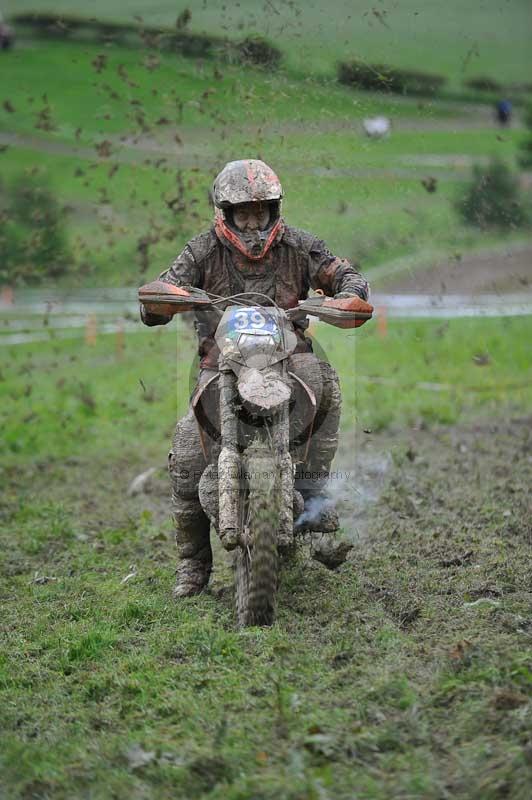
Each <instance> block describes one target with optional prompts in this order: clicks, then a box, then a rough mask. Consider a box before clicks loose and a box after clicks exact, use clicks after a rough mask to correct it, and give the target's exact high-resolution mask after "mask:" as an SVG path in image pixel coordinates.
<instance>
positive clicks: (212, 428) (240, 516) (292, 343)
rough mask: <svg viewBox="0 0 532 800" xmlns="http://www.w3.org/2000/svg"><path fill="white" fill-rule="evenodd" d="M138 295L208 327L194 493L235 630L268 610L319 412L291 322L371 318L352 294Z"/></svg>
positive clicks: (270, 615)
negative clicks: (212, 535)
mask: <svg viewBox="0 0 532 800" xmlns="http://www.w3.org/2000/svg"><path fill="white" fill-rule="evenodd" d="M139 300H140V302H141V303H143V304H144V306H145V307H146V309H147V310H148V311H150V312H152V313H156V314H166V315H173V314H176V313H180V312H184V311H190V310H194V311H196V312H199V314H200V315H201V316H203V318H204V319H205V318H206V316H207V317H208V318H209V319H210V322H211V324H212V325H213V327H214V328H215V329H216V335H215V340H216V344H217V346H218V349H219V353H220V355H219V360H218V372H215V373H214V374H213V375H212V376H211V377H210V378H208V379H207V380H204V381H200V382H199V383H198V385H197V387H196V389H195V390H194V393H193V395H192V399H191V403H192V408H193V410H194V414H195V416H196V419H197V422H198V426H199V432H200V440H201V443H202V448H203V452H204V455H205V458H206V462H207V465H208V466H207V468H206V469H205V471H204V472H203V474H202V477H201V479H200V483H199V499H200V502H201V505H202V507H203V509H204V511H205V513H206V514H207V516H208V517H209V519H210V521H211V524H212V525H214V527H215V528H216V530H217V532H218V535H219V537H220V540H221V542H222V545H223V546H224V548H225V549H226V550H233V551H234V568H235V604H236V614H237V621H238V624H239V625H240V626H246V625H269V624H271V623H272V622H273V620H274V616H275V602H276V593H277V584H278V570H279V553H280V552H282V551H283V550H285V549H290V548H291V547H292V545H293V544H294V536H295V533H294V520H295V519H297V517H298V516H299V515H300V514H301V512H302V511H303V506H304V502H303V498H302V496H301V495H300V493H299V492H298V491H297V490H296V489H295V486H294V474H295V468H296V464H297V463H304V460H305V456H306V454H307V452H308V447H309V444H310V438H311V436H312V432H313V427H314V422H315V420H316V415H317V407H316V397H315V394H314V392H313V390H312V388H311V387H310V386H309V385H307V384H306V383H305V381H303V380H302V378H301V377H299V376H297V375H296V374H295V373H294V372H291V371H290V368H289V359H290V356H291V354H292V353H293V352H294V351H295V349H296V346H297V341H298V340H297V336H296V333H295V329H294V323H296V322H297V321H298V320H302V319H304V318H306V317H307V315H312V316H314V317H317V318H318V319H319V320H322V321H324V322H327V323H330V324H332V325H335V326H337V327H340V328H354V327H358V326H359V325H361V324H363V323H364V322H365V321H366V320H368V319H369V318H370V317H371V315H372V310H373V309H372V307H371V306H370V305H369V304H368V303H365V302H364V301H362V300H360V299H359V298H357V297H346V298H340V299H333V298H327V297H323V296H317V297H312V298H309V299H307V300H305V301H303V302H301V303H300V304H299V305H298V306H297V307H296V308H291V309H288V310H283V309H281V308H279V306H277V305H276V304H275V303H274V301H273V300H271V299H270V298H269V297H267V296H266V295H260V294H257V293H252V294H239V295H233V296H231V297H218V296H215V295H212V294H208V293H206V292H204V291H202V290H199V289H194V288H191V287H176V286H174V285H172V284H169V283H164V282H162V281H154V282H152V283H149V284H147V285H146V286H143V287H141V289H139ZM296 391H298V397H303V398H305V401H306V406H307V408H306V409H305V411H304V413H303V412H301V413H299V409H298V417H299V418H301V419H305V420H307V423H306V424H305V425H304V426H303V430H302V431H300V433H299V436H298V441H297V443H296V444H294V442H293V441H291V438H290V420H289V416H290V408H291V403H292V404H293V402H294V396H295V394H296Z"/></svg>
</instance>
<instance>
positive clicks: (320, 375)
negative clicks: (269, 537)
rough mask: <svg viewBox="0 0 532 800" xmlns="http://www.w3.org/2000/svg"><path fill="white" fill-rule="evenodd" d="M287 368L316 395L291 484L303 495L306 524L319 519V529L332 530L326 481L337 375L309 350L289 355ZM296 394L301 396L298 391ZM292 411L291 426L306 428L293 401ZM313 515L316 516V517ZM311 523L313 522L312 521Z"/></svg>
mask: <svg viewBox="0 0 532 800" xmlns="http://www.w3.org/2000/svg"><path fill="white" fill-rule="evenodd" d="M290 369H291V371H292V372H294V373H295V374H296V375H297V376H298V377H299V378H300V379H301V380H303V381H305V383H306V384H307V385H308V386H309V387H310V388H311V389H312V391H313V392H314V394H315V396H316V416H315V418H314V424H313V427H312V431H313V432H312V438H311V441H310V446H309V448H308V453H307V457H306V459H305V463H304V464H302V465H300V466H299V467H298V469H297V472H296V482H295V486H296V489H297V490H298V491H299V492H301V494H302V495H303V499H304V501H305V513H306V515H307V521H308V522H309V524H310V523H313V522H314V521H317V520H318V519H319V521H320V523H321V524H322V527H320V528H319V530H323V529H324V528H323V526H325V527H326V528H327V530H334V529H336V528H337V527H338V517H337V516H336V512H334V508H333V505H332V502H331V501H330V500H329V499H328V496H327V483H328V480H329V472H330V466H331V462H332V460H333V458H334V456H335V453H336V450H337V447H338V426H339V424H340V410H341V394H340V384H339V380H338V375H337V374H336V371H335V370H334V369H333V367H332V366H331V365H330V364H328V363H327V362H326V361H320V360H319V359H318V358H317V357H316V356H315V355H314V354H313V353H301V354H295V355H294V356H292V358H291V361H290ZM299 398H300V400H301V399H302V395H301V393H300V392H299ZM301 414H302V412H301ZM293 415H295V418H294V420H293V425H292V430H299V431H301V430H302V431H304V430H305V429H308V424H309V420H308V419H307V420H302V419H301V415H300V411H299V409H298V407H297V403H296V407H295V409H294V411H293ZM313 517H316V520H314V519H313ZM325 523H326V524H325ZM312 527H313V528H315V527H316V526H315V525H314V524H312Z"/></svg>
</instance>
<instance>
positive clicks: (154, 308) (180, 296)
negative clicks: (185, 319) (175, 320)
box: [138, 281, 193, 317]
mask: <svg viewBox="0 0 532 800" xmlns="http://www.w3.org/2000/svg"><path fill="white" fill-rule="evenodd" d="M138 294H139V301H140V302H141V303H142V304H143V306H144V308H145V309H146V311H148V312H149V313H150V314H160V315H162V316H167V317H172V316H173V315H174V314H181V313H183V312H184V311H190V310H191V309H192V308H193V306H192V305H189V304H187V303H186V302H183V300H184V298H185V297H190V292H187V290H186V289H182V288H181V287H180V286H174V284H173V283H165V282H164V281H152V282H151V283H146V284H145V285H144V286H141V287H140V289H139V292H138Z"/></svg>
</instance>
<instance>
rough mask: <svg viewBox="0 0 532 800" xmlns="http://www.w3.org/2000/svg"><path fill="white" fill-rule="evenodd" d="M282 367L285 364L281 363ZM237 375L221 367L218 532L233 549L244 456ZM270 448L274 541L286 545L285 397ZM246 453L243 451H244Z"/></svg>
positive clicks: (289, 521)
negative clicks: (275, 511) (275, 526)
mask: <svg viewBox="0 0 532 800" xmlns="http://www.w3.org/2000/svg"><path fill="white" fill-rule="evenodd" d="M282 366H283V369H284V364H283V365H282ZM236 383H237V382H236V376H235V374H234V373H233V371H232V370H230V369H229V368H228V367H225V366H221V367H220V432H221V444H222V446H221V450H220V455H219V457H218V492H219V512H218V513H219V517H218V520H219V535H220V539H221V541H222V544H223V545H224V547H225V548H226V549H228V550H230V549H233V548H234V547H236V546H237V545H238V544H243V542H241V541H240V534H241V531H240V529H239V520H240V513H241V509H240V504H241V500H242V492H241V487H242V480H243V465H244V460H243V456H242V455H241V454H240V453H239V451H238V442H239V436H238V433H239V430H238V425H239V422H238V417H237V415H236V413H235V410H234V401H235V398H236V396H237V385H236ZM270 434H271V437H272V445H273V446H272V448H271V452H272V455H273V458H274V464H275V468H276V470H278V475H277V476H276V478H277V479H276V480H275V481H274V483H273V486H274V487H275V488H274V491H276V492H278V493H279V496H278V500H279V501H280V504H279V526H278V531H277V541H278V544H279V545H281V546H285V547H286V546H288V545H290V544H291V543H292V542H293V538H294V518H293V498H294V468H293V464H292V457H291V455H290V423H289V407H288V401H287V402H286V403H284V404H283V407H282V408H281V409H280V411H279V412H278V413H277V414H276V416H275V417H274V419H273V421H272V422H271V424H270ZM244 454H245V453H244Z"/></svg>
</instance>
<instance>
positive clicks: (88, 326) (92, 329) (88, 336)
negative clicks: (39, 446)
mask: <svg viewBox="0 0 532 800" xmlns="http://www.w3.org/2000/svg"><path fill="white" fill-rule="evenodd" d="M96 334H97V323H96V315H95V314H90V315H89V316H88V317H87V321H86V323H85V344H88V345H89V347H94V345H95V344H96Z"/></svg>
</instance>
